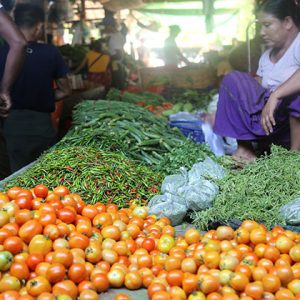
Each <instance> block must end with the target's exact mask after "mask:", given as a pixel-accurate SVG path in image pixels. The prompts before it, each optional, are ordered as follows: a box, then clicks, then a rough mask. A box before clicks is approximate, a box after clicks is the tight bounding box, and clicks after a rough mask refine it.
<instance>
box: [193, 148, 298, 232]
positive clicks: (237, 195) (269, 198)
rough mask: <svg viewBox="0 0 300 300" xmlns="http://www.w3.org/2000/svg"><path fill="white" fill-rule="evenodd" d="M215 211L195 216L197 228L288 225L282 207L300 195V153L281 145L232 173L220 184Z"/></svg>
mask: <svg viewBox="0 0 300 300" xmlns="http://www.w3.org/2000/svg"><path fill="white" fill-rule="evenodd" d="M219 187H220V194H219V195H218V196H217V197H216V199H215V200H214V205H213V207H212V208H210V209H208V210H205V211H200V212H194V213H192V215H191V216H192V218H193V220H194V223H195V225H196V226H197V227H198V228H200V229H207V228H208V224H209V223H210V222H213V221H229V220H232V219H239V220H245V219H251V220H255V221H257V222H261V223H264V224H265V225H266V226H267V227H268V228H270V227H271V226H273V225H276V224H279V225H285V222H284V219H283V217H282V216H281V215H280V212H279V210H280V208H281V207H282V206H283V205H284V204H286V203H289V202H290V201H292V200H294V199H295V198H296V197H297V196H299V195H300V153H299V152H291V151H288V150H285V149H283V148H281V147H278V146H273V147H272V153H271V155H270V156H265V157H263V158H260V159H258V160H256V161H255V162H252V163H250V164H249V165H248V166H246V167H245V168H244V169H243V170H241V171H239V172H237V171H232V172H231V173H230V174H229V175H228V176H226V177H225V178H224V179H223V180H221V181H220V182H219Z"/></svg>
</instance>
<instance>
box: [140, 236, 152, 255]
mask: <svg viewBox="0 0 300 300" xmlns="http://www.w3.org/2000/svg"><path fill="white" fill-rule="evenodd" d="M142 247H143V248H144V249H146V250H147V251H148V252H151V251H152V250H154V249H155V240H154V239H152V238H145V239H144V240H143V243H142Z"/></svg>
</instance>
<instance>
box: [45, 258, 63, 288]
mask: <svg viewBox="0 0 300 300" xmlns="http://www.w3.org/2000/svg"><path fill="white" fill-rule="evenodd" d="M46 276H47V279H48V280H49V282H50V283H52V284H54V283H57V282H59V281H62V280H64V279H65V276H66V268H65V266H64V265H63V264H60V263H53V264H52V265H50V266H49V268H48V270H47V273H46Z"/></svg>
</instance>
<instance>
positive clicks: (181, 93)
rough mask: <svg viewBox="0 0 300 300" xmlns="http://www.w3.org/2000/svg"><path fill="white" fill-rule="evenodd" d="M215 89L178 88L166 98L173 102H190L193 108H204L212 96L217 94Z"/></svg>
mask: <svg viewBox="0 0 300 300" xmlns="http://www.w3.org/2000/svg"><path fill="white" fill-rule="evenodd" d="M217 92H218V91H217V90H216V89H212V90H208V91H206V90H178V91H176V90H175V92H172V95H170V96H169V97H168V100H169V101H171V102H173V103H182V105H184V104H185V103H190V104H191V105H192V106H193V107H194V109H197V110H206V109H207V107H208V105H209V103H210V102H211V101H212V100H213V96H214V95H215V94H217Z"/></svg>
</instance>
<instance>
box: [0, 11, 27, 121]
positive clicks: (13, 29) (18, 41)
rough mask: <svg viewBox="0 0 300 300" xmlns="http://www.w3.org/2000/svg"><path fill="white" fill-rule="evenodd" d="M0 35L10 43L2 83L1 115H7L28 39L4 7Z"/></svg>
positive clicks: (0, 86) (0, 88)
mask: <svg viewBox="0 0 300 300" xmlns="http://www.w3.org/2000/svg"><path fill="white" fill-rule="evenodd" d="M0 36H2V37H3V38H4V39H5V40H6V42H7V43H8V45H9V52H8V55H7V59H6V63H5V69H4V74H3V77H2V81H1V84H0V116H6V115H7V113H8V110H9V109H10V107H11V99H10V95H9V92H10V90H11V88H12V85H13V83H14V81H15V80H16V78H17V75H18V74H19V71H20V69H21V66H22V63H23V60H24V57H25V51H24V49H25V46H26V40H25V38H24V36H23V35H22V33H21V32H20V31H19V30H18V28H17V26H16V25H15V24H14V23H13V22H12V20H11V18H10V17H9V16H8V15H7V14H6V13H5V11H4V10H3V9H0Z"/></svg>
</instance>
